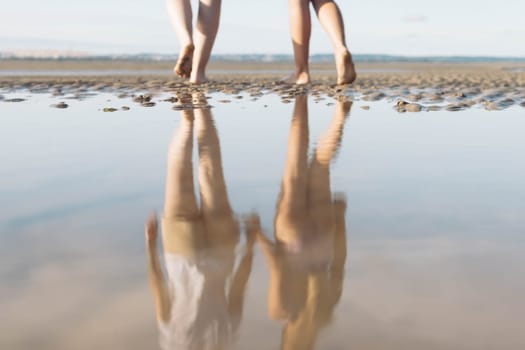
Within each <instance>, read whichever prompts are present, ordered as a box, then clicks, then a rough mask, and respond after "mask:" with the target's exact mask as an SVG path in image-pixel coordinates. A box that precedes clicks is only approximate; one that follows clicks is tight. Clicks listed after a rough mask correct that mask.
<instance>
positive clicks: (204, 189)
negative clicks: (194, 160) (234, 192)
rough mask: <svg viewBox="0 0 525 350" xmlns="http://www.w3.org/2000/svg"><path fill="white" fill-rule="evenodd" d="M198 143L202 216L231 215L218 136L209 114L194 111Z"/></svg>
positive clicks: (206, 111) (207, 112) (199, 110)
mask: <svg viewBox="0 0 525 350" xmlns="http://www.w3.org/2000/svg"><path fill="white" fill-rule="evenodd" d="M195 116H196V130H197V140H198V143H199V186H200V192H201V201H202V203H201V205H202V211H203V214H204V216H223V215H231V213H232V210H231V208H230V202H229V200H228V194H227V192H226V183H225V180H224V173H223V170H222V159H221V149H220V144H219V136H218V134H217V129H216V128H215V123H214V122H213V119H212V117H211V112H210V111H209V110H207V109H197V110H195Z"/></svg>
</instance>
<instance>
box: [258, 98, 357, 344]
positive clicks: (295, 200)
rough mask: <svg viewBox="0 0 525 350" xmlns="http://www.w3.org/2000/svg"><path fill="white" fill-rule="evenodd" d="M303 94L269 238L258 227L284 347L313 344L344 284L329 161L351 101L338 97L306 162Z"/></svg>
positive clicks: (340, 203)
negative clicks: (273, 229)
mask: <svg viewBox="0 0 525 350" xmlns="http://www.w3.org/2000/svg"><path fill="white" fill-rule="evenodd" d="M307 102H308V101H307V97H306V96H298V97H297V98H296V101H295V108H294V114H293V118H292V123H291V127H290V134H289V139H288V140H289V141H288V154H287V159H286V165H285V170H284V175H283V181H282V188H281V194H280V198H279V200H278V203H277V213H276V217H275V243H274V242H272V241H270V240H269V239H267V238H266V237H265V236H264V235H263V234H262V232H261V231H260V230H259V231H258V234H257V239H258V241H259V243H260V244H261V247H262V251H263V253H264V255H265V257H266V261H267V263H268V266H269V269H270V283H269V291H268V312H269V315H270V317H271V318H272V319H276V320H283V321H285V326H284V329H283V333H282V340H281V348H282V349H301V350H303V349H313V348H314V346H315V341H316V338H317V335H318V333H319V331H320V330H321V329H322V328H323V327H325V326H326V325H328V324H329V323H330V320H331V318H332V314H333V311H334V309H335V306H336V305H337V303H338V302H339V299H340V297H341V293H342V288H343V270H344V264H345V260H346V225H345V211H346V200H345V198H344V196H343V195H341V194H339V195H337V194H336V195H332V193H331V190H330V163H331V161H332V160H333V159H334V156H335V154H336V152H337V150H338V148H339V146H340V143H341V139H342V134H343V127H344V123H345V120H346V117H347V115H348V113H349V111H350V108H351V102H337V104H336V109H335V112H334V116H333V118H332V121H331V124H330V126H329V127H328V129H327V131H326V132H325V134H324V135H323V136H322V137H321V138H320V139H319V142H318V144H317V147H316V149H315V151H314V152H313V155H312V157H311V159H310V160H309V159H308V143H309V140H308V134H309V130H308V107H307Z"/></svg>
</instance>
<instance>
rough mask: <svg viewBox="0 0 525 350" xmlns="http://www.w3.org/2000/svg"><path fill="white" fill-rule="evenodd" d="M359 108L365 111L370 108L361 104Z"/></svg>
mask: <svg viewBox="0 0 525 350" xmlns="http://www.w3.org/2000/svg"><path fill="white" fill-rule="evenodd" d="M361 109H364V110H365V111H368V110H369V109H370V106H361Z"/></svg>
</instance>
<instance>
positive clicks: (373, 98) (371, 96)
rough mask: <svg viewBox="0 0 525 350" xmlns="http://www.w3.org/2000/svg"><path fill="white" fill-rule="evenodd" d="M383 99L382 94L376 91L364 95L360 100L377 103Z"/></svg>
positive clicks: (383, 95)
mask: <svg viewBox="0 0 525 350" xmlns="http://www.w3.org/2000/svg"><path fill="white" fill-rule="evenodd" d="M385 97H386V95H385V94H384V93H382V92H381V91H376V92H372V93H369V94H367V95H364V96H363V97H362V99H363V100H365V101H379V100H382V99H383V98H385Z"/></svg>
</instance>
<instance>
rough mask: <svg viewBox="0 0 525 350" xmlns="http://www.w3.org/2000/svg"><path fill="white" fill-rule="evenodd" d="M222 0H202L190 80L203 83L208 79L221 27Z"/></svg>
mask: <svg viewBox="0 0 525 350" xmlns="http://www.w3.org/2000/svg"><path fill="white" fill-rule="evenodd" d="M220 12H221V0H200V1H199V14H198V17H197V32H196V33H195V55H194V56H193V68H194V69H193V71H192V72H191V77H190V81H191V82H192V83H197V84H198V83H203V82H205V81H206V65H207V64H208V60H209V59H210V54H211V49H212V47H213V43H214V42H215V37H216V35H217V30H218V29H219V17H220Z"/></svg>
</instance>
